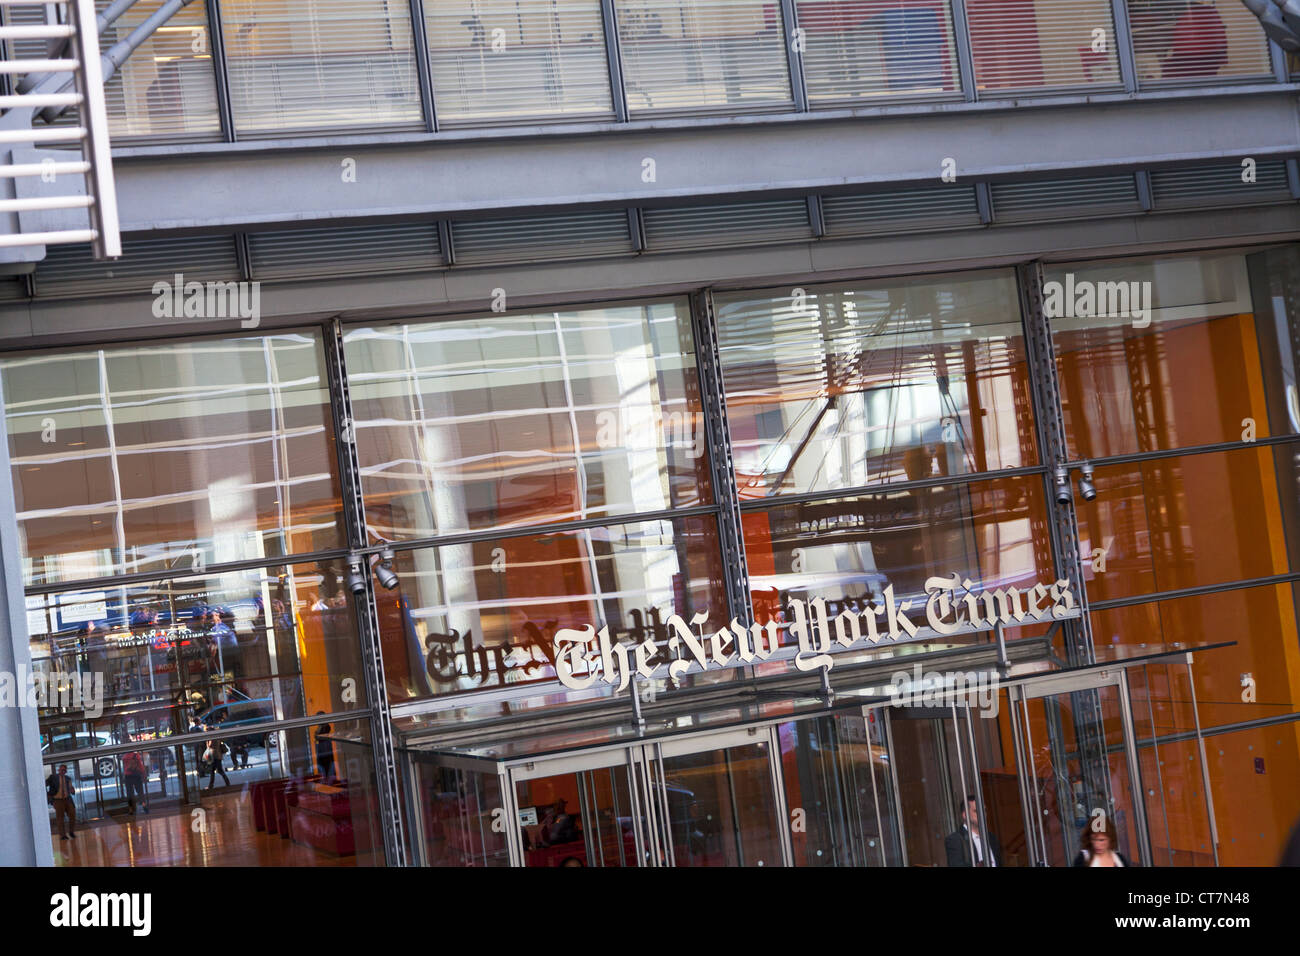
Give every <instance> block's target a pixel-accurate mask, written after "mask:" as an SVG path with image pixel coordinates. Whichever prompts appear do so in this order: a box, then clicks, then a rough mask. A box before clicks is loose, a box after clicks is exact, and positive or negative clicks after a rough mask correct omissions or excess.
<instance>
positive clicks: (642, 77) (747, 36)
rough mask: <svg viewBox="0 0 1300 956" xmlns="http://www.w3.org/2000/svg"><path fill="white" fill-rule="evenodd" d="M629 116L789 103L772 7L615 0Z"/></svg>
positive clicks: (781, 35)
mask: <svg viewBox="0 0 1300 956" xmlns="http://www.w3.org/2000/svg"><path fill="white" fill-rule="evenodd" d="M615 12H616V15H617V20H618V42H619V46H620V49H621V52H622V60H623V84H624V87H625V90H626V94H627V104H628V112H629V113H630V114H632V115H634V116H635V115H643V114H646V113H659V112H666V111H697V112H698V111H705V110H718V111H722V110H725V111H728V112H736V111H740V110H747V109H773V108H779V107H781V106H789V105H791V104H792V102H793V99H792V96H791V93H790V74H789V66H788V62H789V61H788V60H787V58H786V50H785V30H784V27H783V25H782V22H781V10H780V5H779V4H778V3H774V2H769V3H762V2H754V0H615Z"/></svg>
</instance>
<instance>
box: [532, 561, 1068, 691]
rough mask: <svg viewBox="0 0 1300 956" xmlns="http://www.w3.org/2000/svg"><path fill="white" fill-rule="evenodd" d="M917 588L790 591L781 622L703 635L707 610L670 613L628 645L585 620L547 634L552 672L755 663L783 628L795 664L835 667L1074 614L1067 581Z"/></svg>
mask: <svg viewBox="0 0 1300 956" xmlns="http://www.w3.org/2000/svg"><path fill="white" fill-rule="evenodd" d="M925 593H926V599H925V602H924V604H923V605H922V606H920V607H916V608H915V609H914V608H913V603H914V602H913V601H912V600H911V599H905V600H898V599H896V597H895V595H894V586H893V585H892V584H891V585H889V586H888V587H886V588H885V590H884V593H883V594H882V595H881V598H880V600H879V601H863V602H859V603H860V605H861V607H860V608H845V609H844V610H841V611H840V612H839V613H838V614H834V615H832V614H831V613H830V612H829V611H828V609H827V606H826V601H825V600H824V599H822V598H812V599H810V600H806V601H805V600H803V599H800V598H791V599H790V601H789V603H788V604H787V606H786V615H785V617H786V620H785V621H784V622H781V621H776V620H771V621H768V622H767V623H766V624H762V625H760V624H755V625H753V626H751V627H749V628H746V627H744V626H743V625H741V624H740V623H739V622H738V621H737V620H736V619H735V618H732V620H731V624H730V625H729V626H728V627H725V628H721V629H719V630H717V631H715V632H713V633H711V634H710V633H706V632H705V630H704V624H705V622H706V621H708V619H709V615H708V613H707V612H705V611H701V612H699V613H697V614H695V615H693V616H692V617H691V619H690V620H689V621H687V620H685V619H683V618H682V617H681V615H679V614H674V615H672V616H671V617H670V618H668V620H667V621H666V622H665V625H666V631H667V633H668V634H669V635H670V636H669V637H667V639H666V640H658V641H657V640H655V638H654V637H653V636H645V637H643V638H642V639H641V640H640V641H638V642H637V643H620V642H618V641H615V640H612V639H611V638H610V635H609V628H608V627H602V628H601V629H600V630H599V631H598V630H596V629H595V628H594V627H592V626H591V625H590V624H588V625H587V626H585V627H583V628H561V629H560V630H558V631H556V632H555V638H554V657H553V660H554V664H555V672H556V677H557V678H558V679H559V681H560V683H561V684H563V685H564V686H565V687H569V688H572V689H574V690H584V689H585V688H588V687H590V686H592V685H593V684H594V683H595V682H596V681H597V680H600V681H603V682H605V683H606V684H614V685H617V689H618V690H623V689H624V688H626V687H627V685H628V683H629V682H630V681H631V680H632V679H633V678H634V677H642V678H644V679H647V680H649V679H651V678H655V677H662V676H664V675H663V673H662V672H661V668H663V666H664V665H665V664H667V676H668V677H669V678H671V679H673V680H676V679H677V678H679V677H681V676H683V675H685V674H687V673H691V672H699V671H703V670H709V669H720V668H725V667H737V666H741V665H744V664H754V663H762V662H764V661H767V660H769V659H772V658H773V656H774V655H777V654H778V652H779V651H781V650H782V649H783V646H782V642H781V640H780V634H781V630H782V629H785V630H786V631H787V633H788V635H789V640H787V642H786V644H787V645H789V647H790V648H791V649H793V650H794V654H793V657H794V664H795V667H797V668H798V669H799V670H801V671H812V670H816V669H818V668H823V669H825V670H827V671H829V670H830V669H831V668H832V667H833V666H834V665H835V661H834V658H833V656H832V655H833V654H834V653H835V652H837V651H840V650H849V649H850V648H854V647H865V646H868V645H879V644H898V643H904V642H908V641H914V640H933V639H934V638H935V637H949V636H952V635H955V634H965V633H970V632H972V631H987V630H992V629H993V628H994V627H996V626H997V625H998V624H1003V625H1008V626H1016V625H1020V624H1028V623H1032V622H1034V621H1044V622H1045V621H1053V620H1064V619H1067V618H1074V617H1078V616H1079V610H1078V607H1077V606H1076V604H1075V601H1074V595H1073V593H1072V592H1071V590H1070V583H1069V582H1068V581H1056V582H1053V583H1052V584H1035V585H1033V586H1032V587H1027V588H1023V589H1021V588H1016V587H1004V588H1003V587H1000V588H997V589H995V590H991V591H990V590H976V589H974V588H973V586H972V583H971V581H970V580H969V579H963V578H962V577H961V575H959V574H953V575H951V576H949V577H946V578H945V577H932V578H928V579H927V580H926V582H925ZM781 656H787V655H781Z"/></svg>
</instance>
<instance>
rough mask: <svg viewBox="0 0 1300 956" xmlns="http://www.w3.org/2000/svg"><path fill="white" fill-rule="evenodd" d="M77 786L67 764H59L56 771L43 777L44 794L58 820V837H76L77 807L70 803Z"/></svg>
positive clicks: (61, 838) (63, 838) (64, 838)
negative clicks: (70, 775) (69, 774)
mask: <svg viewBox="0 0 1300 956" xmlns="http://www.w3.org/2000/svg"><path fill="white" fill-rule="evenodd" d="M76 793H77V788H76V786H75V785H74V784H73V782H72V779H71V778H70V777H69V776H68V765H67V764H66V763H61V764H59V769H58V771H57V772H56V773H52V774H50V775H49V776H48V777H47V778H46V779H45V794H46V796H47V797H48V798H49V800H50V803H51V804H53V805H54V816H55V818H56V819H57V820H58V821H59V839H60V840H66V839H68V838H69V837H71V838H72V839H74V840H75V839H76V838H77V808H76V807H75V806H74V805H73V803H72V798H73V797H74V796H76Z"/></svg>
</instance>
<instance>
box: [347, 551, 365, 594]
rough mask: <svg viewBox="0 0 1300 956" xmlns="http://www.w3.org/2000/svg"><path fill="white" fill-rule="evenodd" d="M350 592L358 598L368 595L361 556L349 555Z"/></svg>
mask: <svg viewBox="0 0 1300 956" xmlns="http://www.w3.org/2000/svg"><path fill="white" fill-rule="evenodd" d="M348 590H349V591H351V592H352V593H353V594H356V595H358V596H360V595H362V594H365V593H366V576H365V575H364V574H362V573H361V555H359V554H350V555H348Z"/></svg>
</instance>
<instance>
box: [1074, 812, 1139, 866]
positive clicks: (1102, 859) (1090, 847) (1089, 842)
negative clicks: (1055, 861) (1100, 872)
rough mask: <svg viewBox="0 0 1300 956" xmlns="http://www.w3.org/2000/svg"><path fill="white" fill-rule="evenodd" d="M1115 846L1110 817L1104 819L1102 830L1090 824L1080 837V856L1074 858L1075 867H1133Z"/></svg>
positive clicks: (1113, 829)
mask: <svg viewBox="0 0 1300 956" xmlns="http://www.w3.org/2000/svg"><path fill="white" fill-rule="evenodd" d="M1115 846H1116V840H1115V827H1114V825H1113V824H1112V823H1111V822H1110V818H1109V817H1105V818H1104V823H1103V825H1102V827H1101V829H1095V828H1094V825H1093V824H1089V825H1088V826H1086V827H1084V828H1083V832H1082V833H1081V834H1080V835H1079V855H1078V856H1076V857H1075V858H1074V865H1075V866H1125V867H1127V866H1132V865H1133V864H1132V863H1130V862H1129V861H1128V860H1126V859H1125V858H1124V854H1123V853H1120V852H1119V850H1117V849H1115Z"/></svg>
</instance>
